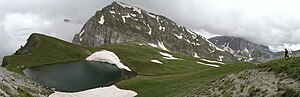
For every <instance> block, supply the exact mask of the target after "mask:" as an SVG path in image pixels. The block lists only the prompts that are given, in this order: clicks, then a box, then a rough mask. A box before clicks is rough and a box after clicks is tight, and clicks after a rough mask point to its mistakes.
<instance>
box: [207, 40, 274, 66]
mask: <svg viewBox="0 0 300 97" xmlns="http://www.w3.org/2000/svg"><path fill="white" fill-rule="evenodd" d="M209 40H210V41H211V42H213V43H214V44H215V45H216V46H218V47H219V48H222V49H223V50H225V51H228V52H230V53H231V54H233V55H234V56H235V57H236V58H238V60H240V61H245V62H254V63H260V62H264V61H266V60H269V59H271V56H272V54H273V52H272V51H270V50H269V47H267V46H264V45H259V44H255V43H252V42H250V41H247V40H245V39H243V38H238V37H232V36H217V37H213V38H210V39H209Z"/></svg>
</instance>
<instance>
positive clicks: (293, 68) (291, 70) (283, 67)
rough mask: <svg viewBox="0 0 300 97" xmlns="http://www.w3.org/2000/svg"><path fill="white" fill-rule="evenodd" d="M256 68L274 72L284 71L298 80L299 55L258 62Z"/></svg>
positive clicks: (299, 74)
mask: <svg viewBox="0 0 300 97" xmlns="http://www.w3.org/2000/svg"><path fill="white" fill-rule="evenodd" d="M257 68H263V69H264V70H267V71H273V72H275V73H276V74H280V73H285V74H287V75H289V76H290V77H292V78H294V79H297V80H300V57H290V58H283V59H278V60H273V61H269V62H266V63H262V64H260V65H259V66H258V67H257Z"/></svg>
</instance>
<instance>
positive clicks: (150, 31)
mask: <svg viewBox="0 0 300 97" xmlns="http://www.w3.org/2000/svg"><path fill="white" fill-rule="evenodd" d="M147 26H148V28H149V29H150V30H149V32H148V34H149V35H151V33H152V28H151V27H150V25H149V24H147Z"/></svg>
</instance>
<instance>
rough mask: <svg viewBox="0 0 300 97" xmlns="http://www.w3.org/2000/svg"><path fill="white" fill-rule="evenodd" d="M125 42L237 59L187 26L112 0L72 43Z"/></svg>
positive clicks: (209, 56)
mask: <svg viewBox="0 0 300 97" xmlns="http://www.w3.org/2000/svg"><path fill="white" fill-rule="evenodd" d="M124 42H139V43H144V44H149V43H150V44H154V45H157V47H158V48H161V49H165V50H169V51H172V52H177V53H181V54H185V55H190V56H194V55H195V54H197V55H198V56H200V57H202V58H210V59H215V60H218V59H220V57H222V56H223V57H222V60H224V61H225V62H235V61H236V60H235V59H234V58H233V56H232V55H231V54H230V53H228V52H224V51H223V50H221V49H218V48H217V47H216V46H215V45H214V44H212V43H211V42H210V41H208V40H207V39H205V38H204V37H202V36H200V35H197V34H195V32H193V31H191V30H189V29H188V28H186V27H183V26H180V25H178V24H176V23H175V22H173V21H171V20H170V19H168V18H166V17H164V16H161V15H156V14H153V13H151V12H148V11H145V10H142V9H140V8H138V7H134V6H130V5H127V4H124V3H121V2H113V3H112V4H111V5H108V6H106V7H105V8H103V9H102V10H100V11H97V12H96V14H95V15H94V16H92V17H91V18H90V19H89V20H88V21H87V22H86V24H85V25H84V26H83V28H82V29H81V31H80V33H78V34H76V35H75V37H74V39H73V43H75V44H79V45H84V46H89V47H97V46H100V45H102V44H112V43H124Z"/></svg>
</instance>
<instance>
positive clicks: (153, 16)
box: [147, 13, 156, 18]
mask: <svg viewBox="0 0 300 97" xmlns="http://www.w3.org/2000/svg"><path fill="white" fill-rule="evenodd" d="M147 15H148V16H150V17H152V18H156V16H155V15H153V14H151V13H147Z"/></svg>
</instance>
